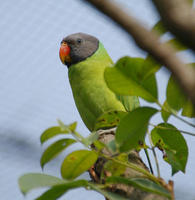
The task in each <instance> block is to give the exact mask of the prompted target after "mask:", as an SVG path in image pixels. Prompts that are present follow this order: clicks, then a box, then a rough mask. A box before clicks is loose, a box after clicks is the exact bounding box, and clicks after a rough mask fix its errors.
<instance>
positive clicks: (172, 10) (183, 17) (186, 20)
mask: <svg viewBox="0 0 195 200" xmlns="http://www.w3.org/2000/svg"><path fill="white" fill-rule="evenodd" d="M152 1H153V3H154V4H155V6H156V8H157V9H158V12H159V14H160V15H161V17H162V19H163V20H162V21H163V23H164V24H165V26H166V27H167V29H168V30H170V31H171V32H172V33H173V34H174V35H176V37H178V38H179V39H180V40H181V41H182V42H183V43H184V44H186V45H187V46H189V47H190V48H192V49H193V50H194V51H195V12H194V10H193V9H192V8H191V6H190V4H189V3H188V2H187V1H186V0H171V1H170V0H152Z"/></svg>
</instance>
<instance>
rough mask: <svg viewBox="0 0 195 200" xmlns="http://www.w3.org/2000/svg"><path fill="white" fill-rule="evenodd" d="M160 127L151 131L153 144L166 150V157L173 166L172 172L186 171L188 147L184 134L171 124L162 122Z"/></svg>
mask: <svg viewBox="0 0 195 200" xmlns="http://www.w3.org/2000/svg"><path fill="white" fill-rule="evenodd" d="M158 127H162V128H158ZM158 127H155V128H154V129H153V130H152V132H151V139H152V142H153V144H154V145H155V146H157V147H159V148H160V149H164V150H165V152H166V155H165V156H164V159H165V161H166V162H168V163H169V164H170V165H171V166H172V174H174V173H176V172H178V171H179V170H181V171H182V172H185V167H186V163H187V159H188V147H187V144H186V141H185V139H184V137H183V135H182V134H181V133H180V132H179V131H178V130H177V129H176V128H175V127H174V126H173V125H171V124H167V123H161V124H159V125H158Z"/></svg>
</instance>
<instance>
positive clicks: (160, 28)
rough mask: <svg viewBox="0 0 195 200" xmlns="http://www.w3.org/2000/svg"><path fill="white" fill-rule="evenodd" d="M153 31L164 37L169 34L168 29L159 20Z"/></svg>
mask: <svg viewBox="0 0 195 200" xmlns="http://www.w3.org/2000/svg"><path fill="white" fill-rule="evenodd" d="M152 31H156V32H157V33H159V34H160V35H163V34H165V33H166V32H167V29H166V28H165V26H164V24H163V22H162V21H161V20H159V21H158V22H157V23H156V24H155V25H154V26H153V28H152Z"/></svg>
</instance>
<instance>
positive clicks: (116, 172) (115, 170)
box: [102, 160, 126, 177]
mask: <svg viewBox="0 0 195 200" xmlns="http://www.w3.org/2000/svg"><path fill="white" fill-rule="evenodd" d="M125 170H126V167H125V166H124V165H120V164H118V163H116V162H113V161H111V160H109V161H107V162H106V163H105V164H104V169H103V171H102V176H103V177H106V176H105V174H106V172H109V173H111V175H112V176H120V175H123V174H124V171H125Z"/></svg>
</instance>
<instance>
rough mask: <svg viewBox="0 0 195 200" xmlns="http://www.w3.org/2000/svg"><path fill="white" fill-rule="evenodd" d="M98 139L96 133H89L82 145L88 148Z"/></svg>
mask: <svg viewBox="0 0 195 200" xmlns="http://www.w3.org/2000/svg"><path fill="white" fill-rule="evenodd" d="M98 137H99V134H98V133H97V132H96V131H94V132H91V133H90V135H89V136H88V137H86V138H84V139H83V143H84V144H85V145H86V146H90V145H91V144H93V143H94V142H95V141H96V140H97V139H98Z"/></svg>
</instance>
